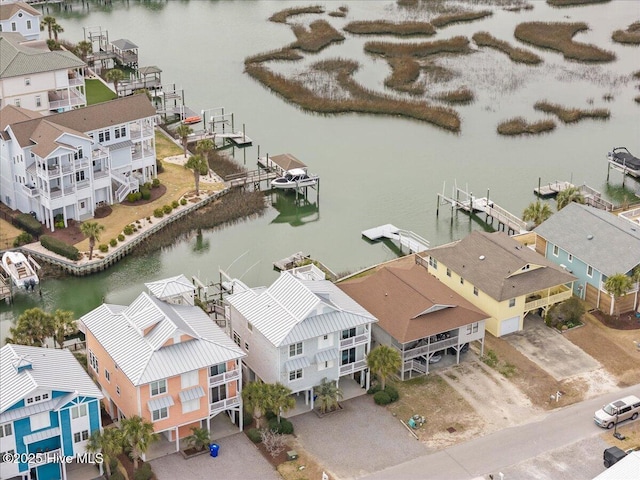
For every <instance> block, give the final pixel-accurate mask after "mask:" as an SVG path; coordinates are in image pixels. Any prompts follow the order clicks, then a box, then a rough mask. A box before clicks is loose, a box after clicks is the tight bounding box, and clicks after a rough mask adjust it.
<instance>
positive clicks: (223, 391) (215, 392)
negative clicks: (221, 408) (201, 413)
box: [211, 385, 227, 403]
mask: <svg viewBox="0 0 640 480" xmlns="http://www.w3.org/2000/svg"><path fill="white" fill-rule="evenodd" d="M225 398H227V386H226V385H218V386H216V387H212V388H211V403H216V402H220V401H222V400H224V399H225Z"/></svg>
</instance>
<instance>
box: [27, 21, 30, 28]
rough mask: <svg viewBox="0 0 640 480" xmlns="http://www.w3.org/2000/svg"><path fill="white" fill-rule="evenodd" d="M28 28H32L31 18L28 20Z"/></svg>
mask: <svg viewBox="0 0 640 480" xmlns="http://www.w3.org/2000/svg"><path fill="white" fill-rule="evenodd" d="M27 30H31V20H27Z"/></svg>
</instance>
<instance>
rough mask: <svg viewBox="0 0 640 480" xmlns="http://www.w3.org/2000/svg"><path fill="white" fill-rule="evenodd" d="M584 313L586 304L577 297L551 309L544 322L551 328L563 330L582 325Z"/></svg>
mask: <svg viewBox="0 0 640 480" xmlns="http://www.w3.org/2000/svg"><path fill="white" fill-rule="evenodd" d="M584 312H585V308H584V304H583V303H582V302H581V301H580V300H579V299H578V298H577V297H571V298H569V299H568V300H565V301H564V302H562V303H558V304H556V305H554V306H553V307H551V308H550V309H549V313H548V314H547V316H546V318H545V319H544V321H545V323H546V324H547V326H549V327H553V328H557V329H561V328H562V327H563V326H565V325H566V326H567V327H568V328H571V327H575V326H576V325H580V319H581V318H582V315H584Z"/></svg>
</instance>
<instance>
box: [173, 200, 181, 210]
mask: <svg viewBox="0 0 640 480" xmlns="http://www.w3.org/2000/svg"><path fill="white" fill-rule="evenodd" d="M179 205H180V204H179V203H178V201H177V200H174V201H173V202H171V206H172V207H173V208H178V206H179Z"/></svg>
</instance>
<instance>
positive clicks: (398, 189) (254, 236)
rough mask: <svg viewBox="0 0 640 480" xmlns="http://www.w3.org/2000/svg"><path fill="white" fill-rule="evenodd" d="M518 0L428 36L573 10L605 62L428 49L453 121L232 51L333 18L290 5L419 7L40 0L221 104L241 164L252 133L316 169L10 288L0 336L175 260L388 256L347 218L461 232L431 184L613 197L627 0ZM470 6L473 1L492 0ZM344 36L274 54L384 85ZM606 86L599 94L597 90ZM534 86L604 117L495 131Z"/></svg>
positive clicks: (210, 262) (636, 145)
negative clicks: (342, 96) (520, 132)
mask: <svg viewBox="0 0 640 480" xmlns="http://www.w3.org/2000/svg"><path fill="white" fill-rule="evenodd" d="M493 3H495V2H493ZM531 3H532V5H534V8H533V10H530V11H522V12H519V13H514V12H507V11H504V10H501V9H495V10H494V15H493V16H491V17H488V18H487V19H484V20H481V21H478V22H474V23H471V24H459V25H453V26H450V27H447V28H444V29H442V30H440V31H439V32H438V34H437V35H436V36H435V37H430V38H429V40H431V39H436V40H437V39H444V38H449V37H452V36H455V35H466V36H468V37H470V36H471V35H472V34H473V33H475V32H477V31H480V30H487V31H490V32H492V33H493V35H494V36H497V37H499V38H502V39H504V40H507V41H509V42H510V43H512V44H515V43H516V41H515V39H514V38H513V30H514V28H515V25H517V24H518V23H520V22H523V21H532V20H542V21H571V22H574V21H585V22H587V23H588V24H589V26H590V30H589V31H587V32H584V33H580V34H578V35H577V36H576V40H578V41H582V42H587V43H595V44H597V45H598V46H600V47H602V48H605V49H609V50H612V51H614V52H615V53H616V55H617V60H616V61H615V62H613V63H610V64H604V65H581V64H577V63H572V62H566V61H564V60H563V59H562V56H561V55H560V54H557V53H554V52H551V51H538V50H535V51H536V53H537V54H538V55H540V56H541V57H542V58H543V59H544V63H543V64H542V65H541V66H538V67H528V66H522V65H515V64H513V63H512V62H511V61H510V60H508V58H507V57H506V56H505V55H504V54H501V53H498V52H495V51H492V50H484V49H483V50H480V51H478V52H475V53H474V54H471V55H466V56H464V57H458V56H454V57H448V58H444V59H441V60H439V62H440V64H441V65H443V66H447V67H450V68H452V69H453V70H454V71H456V72H457V76H456V77H455V78H454V79H453V80H452V82H451V83H450V84H449V85H446V86H445V85H429V86H428V87H429V90H430V91H431V92H433V93H434V94H435V93H437V92H438V91H442V90H447V89H452V88H457V87H458V86H467V87H468V88H470V89H471V90H473V91H474V93H475V95H476V100H475V102H474V103H472V104H471V105H468V106H464V107H456V110H457V111H458V112H459V113H460V116H461V118H462V131H461V133H460V134H452V133H449V132H445V131H443V130H440V129H438V128H436V127H433V126H431V125H428V124H425V123H420V122H416V121H411V120H406V119H401V118H388V117H372V116H363V115H355V114H346V115H337V116H322V115H317V114H311V113H306V112H303V111H301V110H300V109H299V108H297V107H296V106H294V105H290V104H287V103H285V102H284V101H283V100H282V99H281V98H279V97H277V96H276V95H274V94H272V93H271V92H270V91H268V90H267V89H265V88H264V87H263V86H261V85H260V84H258V83H257V82H256V81H254V80H253V79H251V78H250V77H249V76H248V75H246V74H244V73H243V68H244V65H243V60H244V58H245V57H247V56H249V55H253V54H256V53H261V52H265V51H268V50H271V49H276V48H281V47H282V46H284V45H286V44H288V43H290V42H292V41H293V40H294V36H293V34H292V32H291V30H290V27H289V26H287V25H283V24H276V23H272V22H269V21H267V19H268V17H269V16H270V15H271V14H272V13H274V12H276V11H278V10H281V9H283V8H288V7H291V6H292V5H296V6H298V5H304V4H314V5H315V4H322V5H325V6H326V8H327V11H331V10H335V9H337V7H339V6H341V5H347V6H348V7H349V12H348V14H347V17H346V18H344V19H343V18H332V17H328V16H327V15H323V16H321V17H318V16H301V17H298V18H297V19H296V21H299V22H303V23H309V22H310V21H312V20H315V19H316V18H324V19H327V20H328V21H330V22H331V23H332V24H333V25H334V26H335V27H336V28H338V29H341V28H342V26H344V25H345V24H346V22H348V21H352V20H362V19H379V18H387V19H396V20H409V19H424V20H428V18H429V17H428V14H427V13H419V14H415V13H411V12H412V11H411V10H408V9H405V8H400V7H397V6H396V4H395V2H389V1H339V2H295V3H294V2H288V1H255V2H252V1H242V2H239V1H180V2H177V1H176V2H133V1H131V2H118V1H116V0H114V2H113V7H112V8H108V9H100V8H98V7H97V6H95V4H91V7H90V8H89V9H88V10H87V9H86V8H85V9H83V8H82V4H79V3H77V4H74V7H73V11H72V12H61V13H58V12H56V11H55V10H53V8H52V7H49V8H50V11H49V14H53V15H54V16H56V18H57V20H58V23H60V24H61V25H62V26H63V28H64V30H65V31H64V33H63V35H62V38H65V39H68V40H71V41H76V42H77V41H80V40H82V39H83V27H91V26H98V25H99V26H102V27H103V28H104V29H107V31H108V33H109V39H110V40H116V39H119V38H127V39H129V40H131V41H133V42H134V43H136V44H137V45H138V46H139V54H140V65H141V66H148V65H157V66H159V67H161V68H162V70H163V73H162V78H163V82H165V83H173V82H175V83H176V84H177V85H178V86H181V87H183V88H184V89H185V92H186V103H187V105H188V106H190V107H191V108H192V109H193V110H195V111H200V110H203V109H209V108H214V107H221V106H224V107H225V108H226V110H227V111H228V112H233V113H234V118H235V122H236V128H242V124H244V125H245V128H246V133H247V135H249V136H250V137H251V138H253V139H254V145H255V146H254V147H252V148H250V149H247V150H246V151H245V152H236V157H237V159H238V161H239V162H240V163H244V162H245V161H246V163H247V166H248V167H253V165H254V164H255V159H256V157H257V156H258V148H257V146H258V145H259V148H260V154H261V155H264V154H265V153H270V154H278V153H286V152H289V153H292V154H294V155H296V156H297V157H298V158H300V159H301V160H302V161H303V162H305V163H306V164H307V165H309V169H310V171H312V172H314V173H317V174H319V175H320V177H321V190H320V195H319V198H317V197H316V196H315V193H312V194H311V195H310V198H309V201H310V202H309V204H306V205H296V204H295V202H294V201H293V199H292V198H291V197H289V198H284V197H276V196H273V197H270V198H269V203H270V204H271V205H272V207H271V208H270V209H269V210H268V211H267V213H266V215H264V216H263V217H261V218H258V219H255V220H251V221H246V222H241V223H239V224H236V225H234V226H232V227H229V228H225V229H218V230H215V231H211V232H204V234H203V235H202V237H200V238H198V237H197V236H196V235H195V233H194V234H193V235H192V236H191V237H189V238H188V239H185V240H180V241H177V242H176V244H175V245H174V246H173V247H171V248H168V249H165V250H163V251H160V252H156V253H154V254H151V255H147V256H144V257H137V258H134V257H132V258H128V259H125V260H124V261H122V262H121V263H120V264H119V265H117V266H115V267H113V268H112V269H110V270H109V271H107V272H104V273H101V274H97V275H93V276H91V277H85V278H65V279H64V280H54V279H45V280H44V282H43V284H42V297H40V296H39V295H37V294H35V295H25V294H22V295H19V296H18V297H17V299H16V303H15V305H14V306H13V307H12V308H8V307H5V306H3V307H0V320H1V322H0V334H1V335H2V338H4V336H5V335H6V331H7V329H8V326H9V322H10V321H11V320H12V319H13V318H14V317H15V316H16V315H17V314H19V313H20V312H21V311H22V310H24V309H25V308H28V307H31V306H36V305H38V306H43V307H44V308H48V309H53V308H64V309H69V310H73V311H74V312H75V313H76V315H78V316H79V315H82V314H84V313H86V312H87V311H88V310H90V309H92V308H94V307H96V306H97V305H99V304H100V302H101V301H103V299H104V300H105V301H107V302H110V303H128V302H130V301H131V300H132V299H133V298H134V297H135V296H136V295H137V294H138V293H139V292H140V291H141V290H142V288H143V283H144V282H146V281H152V280H156V279H159V278H163V277H167V276H171V275H177V274H179V273H183V274H185V275H187V276H188V277H190V276H191V275H197V276H199V277H200V278H201V279H203V280H209V281H212V280H217V278H218V273H217V272H218V269H219V268H223V269H225V270H228V272H229V273H230V274H231V275H234V276H243V280H244V281H245V282H247V283H248V284H250V285H265V284H269V283H271V281H272V280H273V279H274V278H275V275H276V274H275V273H274V272H273V270H272V262H273V261H275V260H278V259H280V258H284V257H286V256H288V255H290V254H292V253H294V252H298V251H303V252H305V253H308V254H311V255H312V256H313V257H314V258H317V259H320V260H321V261H323V262H324V263H325V264H327V265H328V266H329V267H330V268H331V269H332V270H334V271H336V272H345V271H355V270H358V269H360V268H362V267H365V266H367V265H370V264H373V263H377V262H381V261H384V260H389V259H392V258H394V257H395V255H396V254H395V252H394V251H393V249H391V248H389V247H388V246H386V245H384V244H373V245H372V244H369V243H367V242H365V241H364V240H362V239H361V235H360V232H361V231H362V230H365V229H368V228H371V227H375V226H378V225H382V224H386V223H393V224H395V225H396V226H398V227H400V228H403V229H407V230H412V231H414V232H416V233H418V234H419V235H421V236H423V237H425V238H426V239H428V240H429V241H430V242H431V244H432V245H437V244H441V243H445V242H448V241H451V240H452V239H457V238H460V237H463V236H465V235H466V234H467V233H468V232H469V231H471V230H472V229H477V228H483V227H482V225H480V224H478V223H476V222H472V221H470V220H469V219H468V218H467V217H465V216H464V215H462V214H460V215H459V216H457V217H455V218H454V219H453V221H451V215H450V212H449V211H448V209H446V208H445V209H443V210H441V211H440V217H439V218H437V217H436V206H437V205H436V200H437V198H436V194H437V193H438V192H441V193H442V191H443V188H445V192H446V193H447V194H450V192H451V187H452V186H453V185H454V183H457V185H458V186H461V187H464V188H467V189H468V190H470V191H472V192H473V193H474V195H476V196H485V195H486V194H487V192H488V191H489V195H490V197H491V198H492V199H493V200H494V201H495V202H496V203H498V204H499V205H501V206H503V207H505V208H506V209H507V210H509V211H511V212H513V213H515V214H517V215H519V214H520V213H521V212H522V210H523V209H524V208H525V207H526V206H527V205H528V204H529V203H530V202H531V201H533V200H534V197H533V194H532V190H533V188H534V187H535V186H537V184H538V178H539V177H541V178H542V182H551V181H555V180H571V181H573V183H575V184H581V183H587V184H588V185H590V186H592V187H594V188H596V189H598V190H600V191H602V192H603V193H605V195H608V196H611V197H615V199H616V200H617V201H621V200H622V199H623V198H624V197H625V196H627V197H630V196H632V195H633V193H632V191H633V190H636V191H637V190H640V188H639V186H638V183H637V182H634V181H632V180H631V179H627V182H626V185H627V188H626V189H623V188H622V178H621V175H620V174H619V173H616V172H612V173H611V178H610V183H609V184H607V183H606V177H607V163H606V161H605V155H606V153H607V151H608V150H610V149H611V148H613V147H615V146H620V145H624V146H627V147H628V148H630V149H631V151H632V152H636V154H638V153H639V152H640V142H639V138H640V135H639V134H640V129H639V127H638V125H639V123H640V122H639V121H638V120H639V115H638V113H639V111H640V110H639V109H640V107H639V106H638V104H636V103H635V102H634V101H633V98H634V97H635V96H637V95H640V90H638V88H637V86H638V83H640V82H638V81H632V80H631V77H630V74H631V73H632V72H634V71H637V70H640V61H639V60H640V49H639V48H638V47H630V46H622V45H618V44H614V43H613V42H612V41H611V33H612V32H613V31H614V30H616V29H620V28H623V29H624V28H626V27H627V25H628V24H629V23H631V22H632V21H634V20H637V18H638V17H639V16H640V3H638V2H635V1H631V0H630V1H614V2H610V3H607V4H602V5H593V6H587V7H577V8H569V9H553V8H551V7H549V6H547V5H546V3H544V2H542V1H534V2H531ZM482 4H483V8H485V6H484V5H485V4H486V5H491V4H492V2H482ZM487 8H491V7H487ZM346 36H347V38H346V40H345V41H344V42H343V43H342V44H339V45H332V46H331V47H329V48H327V49H326V50H325V51H323V52H321V53H319V54H316V55H311V54H305V60H304V61H302V62H300V63H296V64H293V65H292V64H286V65H285V64H278V65H273V68H274V70H276V71H282V72H288V73H303V71H304V70H305V66H306V65H307V64H308V63H310V62H312V61H316V60H318V59H323V58H334V57H345V58H353V59H357V60H358V61H360V62H361V64H362V67H361V69H360V70H359V71H358V72H357V74H356V75H355V78H356V80H357V81H359V82H360V83H362V84H363V85H365V86H366V87H368V88H372V89H374V90H376V91H383V90H384V87H383V81H384V78H385V77H386V76H387V75H388V74H389V69H388V65H387V63H386V62H385V61H384V60H383V59H379V58H373V57H369V56H366V55H364V54H363V53H362V46H363V44H364V42H365V41H367V40H370V39H369V38H361V37H354V36H350V35H346ZM376 39H377V38H376ZM387 39H389V38H387ZM531 49H532V50H534V49H533V48H531ZM608 95H610V96H611V97H612V100H610V101H607V100H605V98H604V97H605V96H608ZM543 99H546V100H549V101H551V102H554V103H559V104H562V105H566V106H575V107H580V108H600V107H603V108H608V109H610V110H611V113H612V116H611V119H610V120H608V121H592V120H586V121H583V122H580V123H578V124H575V125H562V124H559V125H558V127H557V128H556V130H555V131H554V132H552V133H550V134H547V135H542V136H537V137H535V136H534V137H527V138H504V137H500V136H498V135H497V134H496V133H495V129H496V126H497V125H498V123H500V122H501V121H504V120H506V119H508V118H512V117H515V116H523V117H525V118H526V119H527V120H529V121H534V120H539V119H542V118H546V117H545V116H544V115H543V114H542V113H540V112H537V111H535V110H534V109H533V104H534V103H535V102H536V101H538V100H543Z"/></svg>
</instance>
